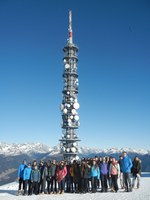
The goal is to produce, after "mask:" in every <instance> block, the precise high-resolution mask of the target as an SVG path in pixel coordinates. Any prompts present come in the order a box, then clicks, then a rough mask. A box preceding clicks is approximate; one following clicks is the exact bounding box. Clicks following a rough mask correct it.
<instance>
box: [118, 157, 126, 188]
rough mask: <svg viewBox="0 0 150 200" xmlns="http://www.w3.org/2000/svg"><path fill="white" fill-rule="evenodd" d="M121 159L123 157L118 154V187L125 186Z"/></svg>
mask: <svg viewBox="0 0 150 200" xmlns="http://www.w3.org/2000/svg"><path fill="white" fill-rule="evenodd" d="M122 159H123V157H122V155H120V156H119V160H118V163H119V166H120V187H121V189H124V188H125V186H124V179H123V172H122V167H121V161H122Z"/></svg>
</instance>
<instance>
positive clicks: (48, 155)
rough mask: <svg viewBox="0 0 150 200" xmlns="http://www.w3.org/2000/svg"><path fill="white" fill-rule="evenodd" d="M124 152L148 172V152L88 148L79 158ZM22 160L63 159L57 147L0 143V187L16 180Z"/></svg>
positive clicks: (116, 155) (149, 169)
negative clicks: (138, 159) (139, 160)
mask: <svg viewBox="0 0 150 200" xmlns="http://www.w3.org/2000/svg"><path fill="white" fill-rule="evenodd" d="M123 151H126V152H127V153H128V155H129V156H130V157H131V159H133V158H134V157H135V156H138V157H139V158H140V159H141V161H142V171H145V172H150V165H149V163H150V150H145V149H132V148H110V149H100V148H90V147H83V146H82V147H80V155H79V156H80V158H82V157H94V156H114V157H116V158H117V159H118V157H119V155H121V154H122V152H123ZM23 159H26V160H27V162H32V161H33V160H34V159H36V160H37V161H40V160H49V159H50V160H51V159H56V160H60V159H63V157H62V155H61V154H60V147H59V145H57V146H54V147H49V146H47V145H44V144H41V143H23V144H7V143H3V142H0V163H1V164H0V185H3V184H6V183H9V182H12V181H14V180H15V179H16V178H17V169H18V166H19V164H20V163H21V162H22V160H23Z"/></svg>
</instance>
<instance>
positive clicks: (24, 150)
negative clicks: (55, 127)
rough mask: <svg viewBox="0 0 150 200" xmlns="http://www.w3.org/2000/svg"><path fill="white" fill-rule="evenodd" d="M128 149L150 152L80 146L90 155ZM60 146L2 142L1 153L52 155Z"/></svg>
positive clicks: (81, 149)
mask: <svg viewBox="0 0 150 200" xmlns="http://www.w3.org/2000/svg"><path fill="white" fill-rule="evenodd" d="M124 150H125V151H127V152H130V153H134V154H141V155H146V154H150V150H146V149H132V148H110V149H100V148H98V147H97V148H96V147H95V148H94V147H93V148H92V147H91V148H90V147H85V146H82V147H80V154H81V155H89V154H94V153H95V154H100V153H102V154H108V155H110V154H116V153H120V154H121V153H122V152H123V151H124ZM59 152H60V148H59V145H57V146H54V147H50V146H47V145H44V144H41V143H23V144H7V143H3V142H0V154H3V155H5V156H7V155H12V156H16V155H20V154H29V155H30V154H33V153H41V154H43V153H49V154H50V155H55V154H59Z"/></svg>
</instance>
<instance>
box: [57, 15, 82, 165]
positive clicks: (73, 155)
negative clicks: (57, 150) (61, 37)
mask: <svg viewBox="0 0 150 200" xmlns="http://www.w3.org/2000/svg"><path fill="white" fill-rule="evenodd" d="M63 51H64V58H63V63H64V73H63V80H64V88H63V91H62V94H63V100H62V103H61V112H62V129H63V133H62V138H61V139H60V147H61V153H62V154H63V157H64V159H65V160H67V161H71V160H74V159H78V154H79V146H78V142H79V141H80V140H79V138H78V135H77V129H78V126H79V115H78V109H79V107H80V105H79V103H78V99H77V97H78V85H79V80H78V74H77V62H78V58H77V52H78V47H77V46H76V45H75V44H73V34H72V12H71V11H69V38H68V42H67V45H66V46H65V47H64V48H63Z"/></svg>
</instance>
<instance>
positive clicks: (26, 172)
mask: <svg viewBox="0 0 150 200" xmlns="http://www.w3.org/2000/svg"><path fill="white" fill-rule="evenodd" d="M31 171H32V169H31V167H26V168H25V169H24V172H23V180H31Z"/></svg>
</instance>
